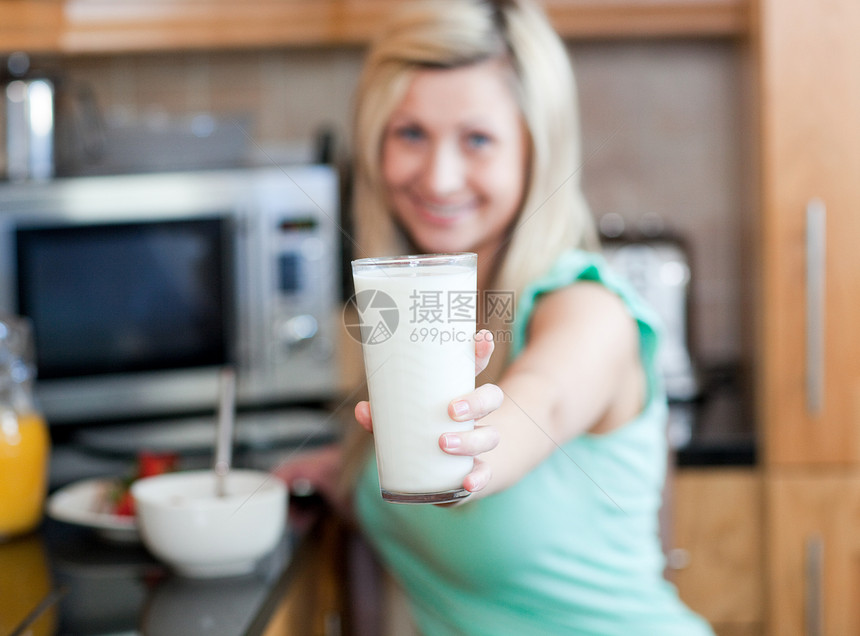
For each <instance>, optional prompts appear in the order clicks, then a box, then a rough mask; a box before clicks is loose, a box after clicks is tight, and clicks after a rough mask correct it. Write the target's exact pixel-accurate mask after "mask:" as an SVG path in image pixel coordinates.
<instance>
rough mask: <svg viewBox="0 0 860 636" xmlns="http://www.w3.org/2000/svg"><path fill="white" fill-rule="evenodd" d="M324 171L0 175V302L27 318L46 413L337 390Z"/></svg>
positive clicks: (166, 411) (120, 412) (208, 403)
mask: <svg viewBox="0 0 860 636" xmlns="http://www.w3.org/2000/svg"><path fill="white" fill-rule="evenodd" d="M340 237H341V235H340V225H339V202H338V184H337V176H336V173H335V171H334V170H333V169H332V168H330V167H328V166H322V165H314V166H302V167H291V168H288V169H282V168H278V167H271V168H246V169H237V170H228V171H208V172H183V173H158V174H147V175H133V176H111V177H86V178H74V179H56V180H52V181H49V182H44V183H33V182H27V183H19V184H6V185H2V186H0V311H2V312H9V313H15V314H21V315H25V316H28V317H29V318H30V319H31V320H32V322H33V327H34V334H35V339H36V348H37V368H38V373H39V379H38V381H37V385H36V392H37V397H38V399H39V401H40V403H41V406H42V408H43V410H44V412H45V413H46V415H47V417H48V420H49V423H50V424H51V425H56V424H63V423H83V422H98V421H107V420H111V421H115V420H120V419H132V418H148V417H154V416H164V415H170V416H174V415H181V414H187V413H195V412H202V411H208V410H211V409H212V407H213V404H214V400H215V396H216V393H217V372H218V370H219V369H220V368H221V367H222V366H224V365H228V364H229V365H232V366H234V367H235V368H236V371H237V376H238V404H239V406H240V407H243V406H244V407H268V406H271V405H279V404H290V403H294V402H306V401H309V400H323V399H327V398H330V397H331V396H332V395H333V394H334V393H335V392H336V390H337V384H338V373H337V361H336V356H335V340H336V335H337V333H338V331H337V330H338V328H339V325H340V316H339V307H340V305H339V303H340V298H341V289H340V285H341V268H340V263H339V261H340V244H341V243H340Z"/></svg>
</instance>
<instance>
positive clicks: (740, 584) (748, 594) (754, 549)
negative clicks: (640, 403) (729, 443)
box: [669, 468, 764, 636]
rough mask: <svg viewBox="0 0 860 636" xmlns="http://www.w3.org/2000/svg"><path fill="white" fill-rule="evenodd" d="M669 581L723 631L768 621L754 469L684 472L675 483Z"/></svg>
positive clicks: (754, 630) (754, 629)
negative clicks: (766, 617) (765, 618)
mask: <svg viewBox="0 0 860 636" xmlns="http://www.w3.org/2000/svg"><path fill="white" fill-rule="evenodd" d="M672 490H673V493H672V504H671V508H672V546H673V547H672V549H671V550H669V579H670V580H671V581H672V582H673V583H675V585H676V586H677V587H678V593H679V594H680V596H681V598H682V599H683V601H684V602H685V603H686V604H687V605H688V606H689V607H690V609H692V610H694V611H695V612H697V613H699V614H701V615H702V616H703V617H704V618H705V619H707V620H708V621H709V622H710V623H711V624H712V625H713V627H714V631H716V633H717V634H718V635H719V636H724V635H725V636H728V635H729V634H732V635H734V634H757V635H760V634H761V632H762V623H763V620H764V610H763V606H764V567H763V561H764V559H763V557H762V554H763V549H764V541H763V538H762V527H763V524H764V518H763V517H764V513H763V508H762V477H761V474H760V473H759V471H757V470H755V469H741V468H720V469H707V470H704V469H681V470H679V471H678V472H677V473H676V475H675V477H674V479H673V485H672Z"/></svg>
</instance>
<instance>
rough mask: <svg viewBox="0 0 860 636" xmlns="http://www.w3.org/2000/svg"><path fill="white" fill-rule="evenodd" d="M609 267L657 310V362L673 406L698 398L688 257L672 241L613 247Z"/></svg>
mask: <svg viewBox="0 0 860 636" xmlns="http://www.w3.org/2000/svg"><path fill="white" fill-rule="evenodd" d="M604 254H605V256H606V259H607V261H609V263H610V264H611V265H612V267H613V268H614V269H616V270H617V271H618V272H619V273H620V274H622V275H623V276H624V277H625V278H626V279H627V280H628V281H629V282H630V283H631V284H632V285H633V287H634V288H635V289H636V290H637V291H638V292H639V294H640V295H641V296H642V297H643V298H644V299H645V300H646V301H647V302H648V303H649V304H650V305H651V306H652V307H653V308H654V309H655V310H656V312H657V313H658V314H659V316H660V318H661V319H662V323H663V329H664V331H663V339H662V342H661V349H660V350H659V352H658V362H659V365H660V369H661V371H662V374H663V378H664V381H665V384H666V394H667V395H668V397H669V399H670V400H676V401H684V400H691V399H694V398H696V397H697V396H698V393H699V386H698V380H697V377H696V369H695V366H694V364H693V361H692V359H691V356H690V348H689V289H690V277H691V272H690V265H689V260H688V257H687V253H686V251H685V249H684V247H683V245H682V243H680V242H679V241H677V240H674V239H672V238H669V237H665V236H663V237H651V238H647V239H634V240H624V239H618V240H615V241H608V242H607V243H606V245H605V247H604Z"/></svg>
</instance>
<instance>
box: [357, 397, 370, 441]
mask: <svg viewBox="0 0 860 636" xmlns="http://www.w3.org/2000/svg"><path fill="white" fill-rule="evenodd" d="M355 419H356V421H357V422H358V423H359V424H361V427H362V428H363V429H364V430H366V431H367V432H368V433H372V432H373V421H372V420H371V417H370V402H368V401H366V400H362V401H361V402H359V403H358V404H356V405H355Z"/></svg>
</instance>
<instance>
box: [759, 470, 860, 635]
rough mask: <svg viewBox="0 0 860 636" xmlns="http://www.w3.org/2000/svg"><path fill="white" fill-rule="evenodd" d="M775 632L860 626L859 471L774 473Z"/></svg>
mask: <svg viewBox="0 0 860 636" xmlns="http://www.w3.org/2000/svg"><path fill="white" fill-rule="evenodd" d="M768 498H769V502H770V505H769V508H768V535H769V537H770V544H771V545H770V548H771V549H770V558H769V559H768V574H769V576H768V579H769V588H768V589H769V593H770V599H769V600H770V603H769V604H768V607H769V621H768V625H769V627H770V632H769V633H770V634H772V635H773V636H794V635H797V636H824V635H826V634H860V605H858V603H857V594H858V590H860V531H858V529H860V474H856V473H855V474H853V475H834V476H815V477H806V476H782V477H780V476H775V477H773V478H771V479H769V480H768Z"/></svg>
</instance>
